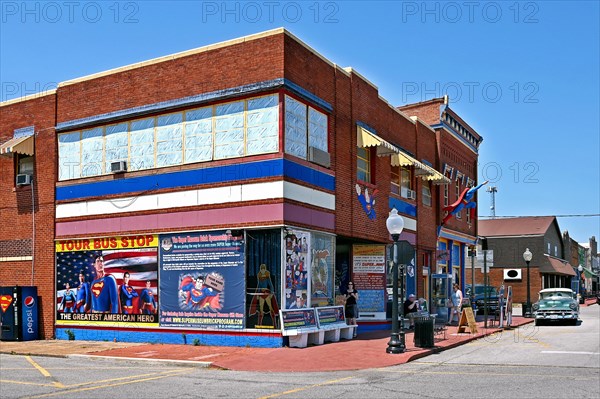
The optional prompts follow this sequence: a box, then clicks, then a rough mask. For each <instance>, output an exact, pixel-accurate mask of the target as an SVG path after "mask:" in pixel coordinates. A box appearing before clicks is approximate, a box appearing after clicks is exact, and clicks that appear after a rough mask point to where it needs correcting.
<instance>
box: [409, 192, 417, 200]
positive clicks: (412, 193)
mask: <svg viewBox="0 0 600 399" xmlns="http://www.w3.org/2000/svg"><path fill="white" fill-rule="evenodd" d="M406 198H408V199H412V200H414V199H417V193H415V192H414V190H406Z"/></svg>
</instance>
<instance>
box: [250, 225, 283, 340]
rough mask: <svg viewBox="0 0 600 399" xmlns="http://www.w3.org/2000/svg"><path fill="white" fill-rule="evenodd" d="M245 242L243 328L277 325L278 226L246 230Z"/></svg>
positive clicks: (278, 306) (279, 298)
mask: <svg viewBox="0 0 600 399" xmlns="http://www.w3.org/2000/svg"><path fill="white" fill-rule="evenodd" d="M246 242H247V246H246V280H247V285H246V287H247V288H246V328H279V308H280V306H281V305H280V304H281V292H280V287H281V284H280V281H281V273H280V270H281V230H279V229H273V230H247V231H246Z"/></svg>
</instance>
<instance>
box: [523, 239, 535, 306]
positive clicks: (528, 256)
mask: <svg viewBox="0 0 600 399" xmlns="http://www.w3.org/2000/svg"><path fill="white" fill-rule="evenodd" d="M532 258H533V254H532V253H531V251H530V250H529V248H527V249H525V252H523V259H524V260H525V263H527V304H525V307H526V309H525V317H531V286H530V283H529V262H531V259H532Z"/></svg>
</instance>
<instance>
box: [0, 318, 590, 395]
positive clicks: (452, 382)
mask: <svg viewBox="0 0 600 399" xmlns="http://www.w3.org/2000/svg"><path fill="white" fill-rule="evenodd" d="M581 319H582V322H581V323H580V325H578V326H543V327H534V326H533V325H527V326H524V327H522V328H520V329H518V330H505V331H504V332H502V333H501V334H496V335H494V336H489V337H486V338H483V339H480V340H477V341H474V342H471V343H469V344H467V345H463V346H461V347H457V348H455V349H451V350H447V351H445V352H442V353H439V354H436V355H431V356H428V357H425V358H422V359H420V360H417V361H414V362H411V363H408V364H404V365H401V366H394V367H387V368H381V369H370V370H363V371H350V372H348V371H344V372H329V373H256V372H233V371H223V370H214V369H205V368H195V367H189V366H187V365H186V366H180V367H177V366H174V365H172V364H163V363H156V362H151V363H150V362H144V361H139V362H138V361H136V362H132V361H114V360H107V359H87V358H68V359H64V358H53V357H41V356H33V357H28V356H14V355H0V372H1V373H0V375H1V377H0V383H1V384H0V397H2V398H3V399H4V398H7V399H8V398H26V397H28V398H42V397H60V398H64V399H68V398H74V399H75V398H78V399H79V398H106V397H113V398H131V397H136V398H137V397H152V398H163V397H164V398H166V397H169V398H179V397H181V398H218V397H239V398H275V397H278V398H279V397H281V398H307V397H310V398H332V397H344V398H364V397H373V398H398V397H414V398H417V397H431V398H448V397H457V398H458V397H461V398H464V397H476V398H477V397H498V396H504V397H521V398H553V399H554V398H596V397H598V396H600V347H599V346H600V342H599V339H598V338H599V332H598V331H599V321H600V308H599V307H598V306H590V307H584V308H582V312H581ZM356 356H360V353H357V354H356ZM382 356H384V355H383V354H382ZM339 361H340V362H343V361H344V359H339Z"/></svg>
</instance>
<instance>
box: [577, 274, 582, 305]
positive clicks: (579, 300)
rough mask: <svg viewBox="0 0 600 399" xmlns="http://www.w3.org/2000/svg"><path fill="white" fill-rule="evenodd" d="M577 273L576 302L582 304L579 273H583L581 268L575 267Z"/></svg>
mask: <svg viewBox="0 0 600 399" xmlns="http://www.w3.org/2000/svg"><path fill="white" fill-rule="evenodd" d="M577 271H578V272H579V273H578V276H577V295H578V296H577V301H578V302H579V303H583V302H581V273H582V272H583V266H581V265H579V266H577Z"/></svg>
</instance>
